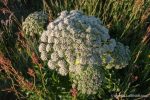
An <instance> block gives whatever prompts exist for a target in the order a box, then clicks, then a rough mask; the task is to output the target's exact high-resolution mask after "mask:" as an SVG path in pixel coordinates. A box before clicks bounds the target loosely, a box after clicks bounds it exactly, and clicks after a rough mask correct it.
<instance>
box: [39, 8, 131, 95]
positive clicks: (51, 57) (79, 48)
mask: <svg viewBox="0 0 150 100" xmlns="http://www.w3.org/2000/svg"><path fill="white" fill-rule="evenodd" d="M40 41H41V43H40V45H39V51H40V53H41V59H42V60H43V61H47V62H48V67H49V68H50V69H51V70H55V71H57V72H58V73H59V74H60V75H62V76H66V75H68V74H69V76H70V78H71V79H72V82H73V87H75V88H77V89H78V91H80V92H81V93H82V94H88V95H90V94H96V93H97V92H98V90H99V89H100V88H101V84H102V82H103V79H104V78H103V70H102V69H103V68H106V69H111V68H113V67H114V68H116V69H121V68H123V67H125V66H126V65H127V64H128V62H129V60H130V51H129V48H128V47H127V46H124V45H123V44H122V43H120V42H117V41H116V40H115V39H113V38H111V37H110V35H109V30H108V29H107V28H106V27H105V26H103V23H102V21H100V20H99V19H98V18H96V17H94V16H86V15H84V14H83V13H82V12H80V11H77V10H72V11H70V12H68V11H62V12H61V13H60V15H59V17H58V18H56V19H55V20H54V21H53V22H50V23H49V25H48V26H47V30H45V31H44V32H43V33H42V35H41V38H40Z"/></svg>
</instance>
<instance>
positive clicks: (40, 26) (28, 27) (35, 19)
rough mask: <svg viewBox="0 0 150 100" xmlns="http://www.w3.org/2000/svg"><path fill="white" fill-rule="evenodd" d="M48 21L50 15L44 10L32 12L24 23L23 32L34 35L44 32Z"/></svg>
mask: <svg viewBox="0 0 150 100" xmlns="http://www.w3.org/2000/svg"><path fill="white" fill-rule="evenodd" d="M47 22H48V15H47V14H46V13H44V12H42V11H40V12H34V13H32V14H30V15H29V16H28V17H27V18H26V19H25V21H24V22H23V23H22V28H23V32H24V33H25V34H26V35H29V36H34V35H35V34H38V35H40V34H42V32H43V30H44V26H45V24H46V23H47Z"/></svg>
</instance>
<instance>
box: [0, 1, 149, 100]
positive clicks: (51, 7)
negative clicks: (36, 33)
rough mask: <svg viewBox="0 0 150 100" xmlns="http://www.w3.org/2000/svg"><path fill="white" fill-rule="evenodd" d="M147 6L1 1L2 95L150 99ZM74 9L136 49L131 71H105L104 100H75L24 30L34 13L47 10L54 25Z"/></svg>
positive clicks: (109, 2) (93, 2) (100, 2)
mask: <svg viewBox="0 0 150 100" xmlns="http://www.w3.org/2000/svg"><path fill="white" fill-rule="evenodd" d="M15 4H16V5H15ZM149 5H150V0H38V1H34V0H33V1H30V0H22V1H17V0H12V1H11V0H10V1H7V0H1V1H0V18H1V23H0V52H1V54H0V82H1V83H0V90H3V91H4V90H5V91H6V92H0V93H3V94H2V95H4V94H5V95H6V93H7V92H12V93H14V95H16V96H15V97H17V98H18V99H31V100H32V99H37V100H38V99H41V100H44V99H48V100H49V99H52V100H53V99H58V98H64V99H77V98H78V99H79V100H80V99H91V98H94V99H98V98H103V99H104V98H105V99H108V98H116V99H118V100H119V99H120V98H122V97H121V96H119V94H125V95H129V94H141V95H145V96H146V97H148V96H150V94H149V93H150V85H149V84H150V77H149V76H150V56H149V55H150V50H149V49H150V45H149V40H150V39H149V38H150V24H149V23H150V6H149ZM72 9H77V10H82V11H83V12H84V13H86V14H87V15H91V16H96V17H98V18H100V19H101V20H102V21H103V23H104V24H105V26H107V28H109V30H110V32H109V33H110V34H111V36H112V37H115V38H116V39H117V40H120V41H122V42H123V43H124V44H126V45H129V47H130V50H131V51H132V59H131V62H130V64H129V65H128V66H127V68H124V69H122V70H109V71H107V72H106V79H107V82H106V84H104V88H103V90H102V95H101V96H100V95H97V96H94V97H86V96H84V95H78V97H77V98H73V97H72V95H71V93H70V89H71V86H70V82H69V78H68V76H67V77H61V76H59V75H58V74H56V73H55V72H52V71H50V70H48V68H47V65H46V64H45V63H44V62H42V61H40V59H39V57H38V51H37V46H36V45H34V44H33V43H32V41H30V40H28V39H26V38H25V36H24V33H23V32H22V26H21V24H22V20H24V19H25V17H26V16H27V15H28V14H29V13H31V12H34V11H36V10H43V11H45V12H47V13H48V14H49V17H50V18H49V19H50V21H51V20H53V19H55V18H56V17H57V14H58V13H59V12H61V11H62V10H72ZM21 11H23V13H20V12H21ZM35 42H36V43H37V41H35ZM37 44H38V43H37ZM64 80H65V81H64ZM115 94H116V96H115ZM2 95H0V98H1V97H2ZM138 99H143V97H138Z"/></svg>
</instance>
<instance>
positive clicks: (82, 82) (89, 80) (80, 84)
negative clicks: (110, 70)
mask: <svg viewBox="0 0 150 100" xmlns="http://www.w3.org/2000/svg"><path fill="white" fill-rule="evenodd" d="M101 71H102V70H101V69H100V68H99V67H93V66H88V67H86V68H85V69H84V70H82V72H80V73H79V74H73V75H72V76H71V77H72V79H73V84H72V87H73V88H76V87H77V89H78V90H80V92H81V93H82V94H88V95H90V94H96V93H97V92H98V90H99V89H100V88H101V84H102V81H103V75H102V72H101Z"/></svg>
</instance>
